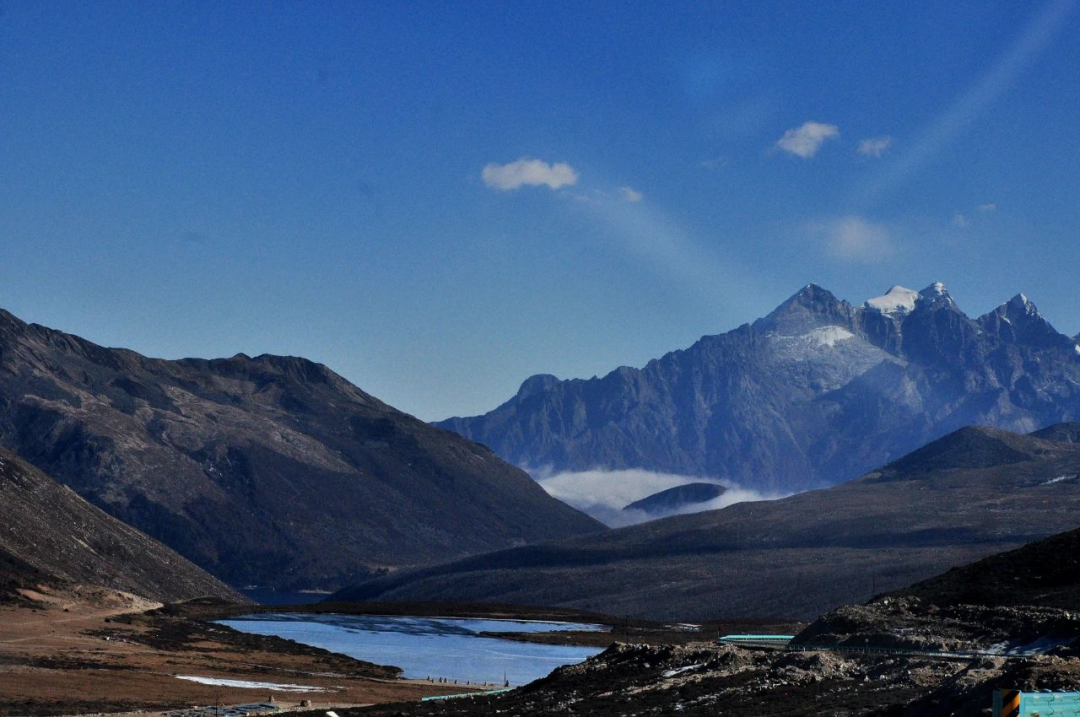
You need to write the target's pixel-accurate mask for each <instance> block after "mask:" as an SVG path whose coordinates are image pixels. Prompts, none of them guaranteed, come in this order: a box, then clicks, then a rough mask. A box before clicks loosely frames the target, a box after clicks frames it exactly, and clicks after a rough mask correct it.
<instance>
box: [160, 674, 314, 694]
mask: <svg viewBox="0 0 1080 717" xmlns="http://www.w3.org/2000/svg"><path fill="white" fill-rule="evenodd" d="M175 677H176V679H178V680H187V681H188V682H197V683H199V684H200V685H214V686H216V687H236V688H239V689H243V690H263V691H266V690H272V691H274V692H326V688H324V687H311V686H310V685H289V684H278V683H276V682H250V681H248V680H226V679H222V678H220V677H199V676H197V675H176V676H175Z"/></svg>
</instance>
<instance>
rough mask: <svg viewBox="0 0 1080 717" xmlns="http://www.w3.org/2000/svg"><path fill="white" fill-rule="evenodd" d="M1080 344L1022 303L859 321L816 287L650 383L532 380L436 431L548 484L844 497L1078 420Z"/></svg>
mask: <svg viewBox="0 0 1080 717" xmlns="http://www.w3.org/2000/svg"><path fill="white" fill-rule="evenodd" d="M1078 340H1080V337H1078V338H1069V337H1067V336H1064V335H1062V334H1060V333H1058V332H1057V331H1056V330H1055V329H1054V328H1053V327H1052V326H1051V325H1050V323H1049V322H1047V321H1046V320H1045V319H1044V318H1043V317H1042V316H1041V315H1040V314H1039V312H1038V311H1037V309H1036V308H1035V306H1034V304H1033V303H1032V302H1031V301H1029V300H1028V299H1027V298H1026V297H1025V296H1023V295H1022V294H1021V295H1018V296H1016V297H1014V298H1013V299H1011V300H1010V301H1008V302H1006V303H1005V304H1002V305H1001V306H999V307H998V308H997V309H995V310H994V311H992V312H990V313H988V314H986V315H985V316H981V317H979V318H977V319H972V318H969V317H968V316H966V315H965V314H964V313H963V312H962V311H961V310H960V309H959V308H958V307H957V305H956V303H955V302H954V301H953V299H952V297H951V296H950V295H949V292H948V291H947V290H946V289H945V287H944V286H943V285H942V284H934V285H932V286H930V287H927V288H926V289H924V290H923V291H921V292H914V291H910V290H907V289H904V288H902V287H893V288H892V289H891V290H890V291H889V292H888V293H887V294H886V295H885V296H883V297H879V298H877V299H871V300H870V301H868V302H866V304H865V305H863V306H852V305H851V304H849V303H848V302H846V301H841V300H839V299H837V298H836V297H835V296H833V295H832V294H831V293H830V292H828V291H826V290H825V289H822V288H821V287H818V286H815V285H813V284H811V285H809V286H807V287H805V288H804V289H802V290H801V291H799V292H798V293H796V294H795V295H794V296H792V297H791V298H790V299H789V300H787V301H786V302H784V303H783V304H782V305H781V306H780V307H778V308H777V309H776V310H775V311H773V312H772V313H771V314H769V315H768V316H767V317H765V318H763V319H759V320H758V321H755V322H754V323H753V324H746V325H743V326H740V327H739V328H737V329H735V330H733V331H730V332H728V333H725V334H721V335H718V336H706V337H704V338H702V339H701V340H699V341H698V342H697V343H695V344H694V345H693V346H691V347H690V348H688V349H685V350H680V351H673V352H672V353H669V354H667V355H666V356H664V357H663V358H660V359H657V360H654V361H651V362H649V363H648V365H646V366H645V367H644V368H642V369H636V368H629V367H625V366H623V367H620V368H618V369H616V370H615V371H612V372H611V373H610V374H608V375H606V376H604V377H602V378H593V379H589V380H579V379H574V380H568V381H559V380H558V379H556V378H555V377H553V376H549V375H542V376H534V377H532V378H530V379H528V380H527V381H525V383H523V384H522V387H521V390H520V391H519V392H518V394H517V395H516V396H514V397H513V398H511V399H510V400H509V401H507V402H506V403H504V404H503V405H502V406H499V407H498V408H496V409H495V410H493V411H491V412H490V413H488V414H486V415H483V416H477V417H473V418H451V419H448V420H446V421H443V422H440V423H439V424H437V425H440V426H443V427H445V428H449V429H452V430H454V431H457V432H458V433H460V434H462V435H463V436H466V437H468V438H471V439H473V440H477V441H480V442H482V443H484V444H485V445H489V446H492V447H493V448H494V449H495V451H496V452H497V453H498V454H499V455H501V456H502V457H504V458H506V459H507V460H509V461H511V462H513V463H515V464H517V465H521V466H526V467H530V468H536V469H543V470H545V471H556V472H557V471H574V470H592V469H595V468H598V467H601V468H610V469H618V468H644V469H649V470H656V471H663V472H668V473H678V474H684V475H695V476H708V477H712V478H720V479H728V480H732V481H735V482H736V483H739V484H741V485H743V486H745V487H749V488H755V489H758V490H763V491H768V492H791V491H797V490H804V489H807V488H812V487H820V486H824V485H835V484H837V483H840V482H842V481H844V480H848V479H850V478H853V477H856V476H858V475H861V474H862V473H864V472H866V471H867V470H870V469H872V468H873V467H874V466H879V465H882V464H884V463H887V462H888V461H890V460H892V459H894V458H896V457H898V456H901V455H903V454H905V453H907V452H908V451H910V450H912V449H914V448H916V447H918V446H920V445H922V444H924V443H926V442H927V441H929V440H932V439H934V438H937V437H939V436H942V435H945V434H946V433H948V432H950V431H953V430H956V429H958V428H961V427H963V426H966V425H971V424H980V425H989V426H996V427H999V428H1004V429H1007V430H1011V431H1017V432H1025V433H1026V432H1029V431H1032V430H1035V429H1037V428H1041V427H1042V426H1046V425H1049V424H1052V423H1057V422H1062V421H1072V420H1076V419H1077V418H1078V417H1080V354H1078V352H1080V349H1078V348H1077V343H1078Z"/></svg>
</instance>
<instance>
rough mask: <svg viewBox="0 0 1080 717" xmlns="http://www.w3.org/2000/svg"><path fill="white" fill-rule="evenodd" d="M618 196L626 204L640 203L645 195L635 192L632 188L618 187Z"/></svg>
mask: <svg viewBox="0 0 1080 717" xmlns="http://www.w3.org/2000/svg"><path fill="white" fill-rule="evenodd" d="M619 196H621V197H622V198H623V199H625V200H626V201H628V202H640V201H641V200H642V199H644V198H645V195H644V194H642V193H641V192H639V191H637V190H636V189H634V188H633V187H625V186H624V187H619Z"/></svg>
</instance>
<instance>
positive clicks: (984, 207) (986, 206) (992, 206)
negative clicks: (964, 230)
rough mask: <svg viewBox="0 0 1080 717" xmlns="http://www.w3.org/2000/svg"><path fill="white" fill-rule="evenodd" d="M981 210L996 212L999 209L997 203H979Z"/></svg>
mask: <svg viewBox="0 0 1080 717" xmlns="http://www.w3.org/2000/svg"><path fill="white" fill-rule="evenodd" d="M979 211H980V212H996V211H997V205H996V204H980V205H979Z"/></svg>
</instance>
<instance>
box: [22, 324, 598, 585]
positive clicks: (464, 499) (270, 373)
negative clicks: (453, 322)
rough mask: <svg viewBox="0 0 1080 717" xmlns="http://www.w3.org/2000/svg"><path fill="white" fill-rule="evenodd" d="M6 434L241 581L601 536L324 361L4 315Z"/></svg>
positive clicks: (37, 459)
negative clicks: (85, 335)
mask: <svg viewBox="0 0 1080 717" xmlns="http://www.w3.org/2000/svg"><path fill="white" fill-rule="evenodd" d="M0 445H2V446H4V447H6V448H8V449H11V450H12V451H14V452H15V453H17V454H18V455H19V456H21V457H22V458H24V459H26V460H27V461H29V462H30V463H32V464H34V465H36V466H37V467H39V468H41V469H43V470H45V471H46V472H48V473H49V474H50V475H52V476H54V477H55V478H56V480H57V481H59V482H61V483H63V484H65V485H68V486H70V487H71V488H72V489H74V490H75V491H76V492H78V493H79V494H80V495H82V496H83V497H84V498H86V499H87V500H89V501H90V502H91V503H93V504H95V505H97V506H100V507H101V508H103V509H104V510H105V511H106V512H108V513H110V514H111V515H113V516H116V517H117V518H120V519H121V520H123V521H125V522H127V523H128V524H130V525H132V526H134V527H136V528H139V529H140V530H143V531H145V532H146V533H147V534H149V535H151V536H152V537H155V538H157V539H159V540H161V541H162V542H163V543H165V544H166V545H168V546H170V547H171V548H173V549H175V550H176V551H177V552H179V553H181V554H182V555H184V556H185V557H187V558H189V559H190V560H192V561H193V562H195V563H196V564H198V565H200V566H201V567H203V568H205V569H207V570H208V571H210V572H211V573H213V574H214V575H215V576H217V577H219V578H221V579H223V580H225V581H227V582H229V583H231V584H233V585H240V586H242V585H247V584H258V585H263V586H271V587H279V588H285V587H300V588H315V587H322V588H333V587H335V586H340V585H342V584H346V583H348V582H351V581H355V580H356V579H358V577H362V576H364V575H367V574H370V573H371V572H372V571H377V570H380V569H383V568H393V567H399V566H410V565H423V564H427V563H432V562H435V561H444V560H450V559H454V558H457V557H462V556H465V555H469V554H473V553H477V552H483V551H489V550H494V549H498V548H503V547H509V546H513V545H521V544H525V543H530V542H536V541H539V540H549V539H556V538H563V537H569V536H572V535H579V534H582V533H587V532H591V531H595V530H601V529H603V528H602V526H601V525H600V524H599V523H596V522H595V521H594V520H592V519H591V518H589V517H587V516H585V515H584V514H581V513H579V512H577V511H576V510H574V509H572V508H570V507H568V506H566V505H565V504H563V503H561V502H559V501H557V500H555V499H553V498H551V497H549V496H548V495H547V494H546V493H545V492H544V491H543V489H541V488H540V487H539V486H538V485H536V483H535V482H534V481H533V480H532V479H531V478H529V476H528V475H526V474H525V473H524V472H522V471H520V470H518V469H516V468H514V467H512V466H510V465H508V464H506V463H505V462H503V461H502V460H501V459H499V458H498V456H496V455H495V454H494V453H492V452H491V451H490V450H488V449H487V448H484V447H482V446H479V445H477V444H475V443H472V442H470V441H467V440H464V439H462V438H461V437H459V436H457V435H456V434H453V433H450V432H448V431H443V430H440V429H437V428H433V427H431V426H429V425H427V424H425V423H423V422H422V421H419V420H417V419H415V418H413V417H411V416H408V415H406V414H404V413H401V412H400V411H397V410H395V409H393V408H391V407H390V406H387V405H386V404H384V403H382V402H381V401H379V400H378V399H376V398H374V397H372V396H370V395H368V394H366V393H364V392H363V391H361V390H360V389H358V388H357V387H356V386H353V385H352V384H350V383H349V382H347V381H345V380H344V379H343V378H341V377H340V376H338V375H337V374H335V373H334V372H332V371H331V370H329V369H328V368H326V367H325V366H322V365H319V364H315V363H312V362H310V361H307V360H304V359H300V358H292V357H280V356H259V357H257V358H249V357H247V356H244V355H242V354H238V355H236V356H234V357H232V358H230V359H217V360H201V359H184V360H180V361H166V360H159V359H151V358H146V357H144V356H141V355H139V354H137V353H135V352H132V351H128V350H124V349H106V348H103V347H101V346H97V345H95V344H93V343H91V342H89V341H86V340H84V339H81V338H79V337H77V336H72V335H70V334H65V333H62V332H59V331H55V330H52V329H48V328H45V327H42V326H38V325H28V324H26V323H24V322H22V321H20V320H18V319H17V318H15V317H14V316H12V315H11V314H8V313H7V312H3V311H0Z"/></svg>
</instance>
